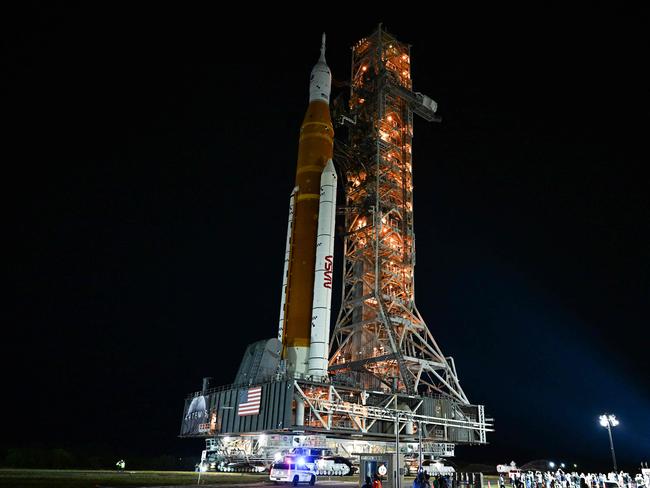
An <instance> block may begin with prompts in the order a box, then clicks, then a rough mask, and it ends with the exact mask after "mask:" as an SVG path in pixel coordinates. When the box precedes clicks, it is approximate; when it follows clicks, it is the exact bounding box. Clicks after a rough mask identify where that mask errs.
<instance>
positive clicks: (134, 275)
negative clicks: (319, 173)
mask: <svg viewBox="0 0 650 488" xmlns="http://www.w3.org/2000/svg"><path fill="white" fill-rule="evenodd" d="M434 13H435V15H433V14H431V15H424V14H423V15H422V18H420V19H415V20H414V19H413V18H412V17H409V19H408V20H406V19H400V18H394V19H388V18H387V16H384V17H383V18H373V17H372V16H364V17H359V18H362V19H363V20H358V19H357V18H354V16H352V15H350V16H348V17H345V16H342V15H339V16H334V15H332V16H331V17H330V18H327V17H324V16H323V17H317V20H314V18H311V17H309V19H310V20H309V21H307V20H305V22H291V21H289V20H288V19H287V20H276V21H273V22H271V21H267V22H264V21H262V20H260V21H257V22H255V21H253V20H251V19H250V18H249V17H248V16H244V15H243V14H242V15H241V16H238V15H235V16H234V17H232V18H224V17H221V16H220V15H221V14H222V12H220V11H218V10H201V9H198V8H197V9H191V8H185V9H182V8H180V7H177V8H171V7H163V6H156V8H155V9H153V8H150V9H147V8H145V7H135V8H130V9H123V10H121V9H115V10H112V11H103V10H102V9H101V8H99V7H92V6H86V7H74V8H73V7H70V8H66V9H64V8H61V7H49V6H45V5H39V4H38V3H36V4H32V5H30V6H28V7H26V8H24V9H23V10H19V11H18V10H17V11H15V12H13V13H12V14H13V15H11V16H8V18H11V19H12V21H13V22H12V26H11V28H10V29H8V30H7V32H6V34H5V35H6V41H5V45H6V46H7V48H8V49H7V51H8V61H9V63H8V80H9V86H10V88H9V89H7V90H6V91H5V93H4V98H5V106H7V107H8V109H9V110H8V112H9V113H8V119H9V120H10V121H11V127H10V129H9V134H8V138H7V140H8V143H9V151H8V153H9V154H8V156H9V157H7V158H6V161H7V162H13V163H12V164H10V165H8V167H10V174H9V178H8V179H7V181H8V183H9V185H10V188H9V199H8V200H9V208H10V230H9V236H10V237H11V238H12V244H13V245H14V246H15V247H13V246H12V247H13V252H12V253H11V254H10V255H9V256H8V260H7V261H8V267H9V289H10V296H9V300H8V301H7V302H8V304H9V317H8V320H6V321H5V322H6V324H7V326H8V327H7V335H6V342H5V348H6V350H8V351H10V354H9V355H5V356H4V361H5V362H6V364H4V368H3V369H4V371H5V376H6V377H7V381H8V383H9V393H8V398H9V399H10V400H11V401H9V402H6V406H5V408H6V409H7V411H6V414H5V415H6V417H7V419H8V421H7V422H6V424H8V425H7V426H6V427H4V428H3V430H2V437H1V441H0V448H8V447H13V446H21V445H31V444H34V443H43V444H44V445H52V446H56V445H64V446H69V447H71V448H75V449H82V448H84V446H90V445H95V446H97V445H104V444H105V445H107V446H109V447H113V448H115V449H116V452H117V451H118V450H120V449H122V451H120V452H129V451H132V452H141V453H143V454H151V455H156V454H163V453H169V454H173V455H178V456H179V457H180V456H181V455H182V456H190V455H195V456H198V455H199V454H200V450H201V449H202V444H203V441H200V440H184V439H178V438H177V436H178V433H179V429H180V420H181V415H182V408H183V400H184V398H185V395H186V394H187V393H189V392H191V391H195V390H198V389H200V386H201V378H202V377H203V376H212V377H213V378H214V380H213V384H215V385H217V384H226V383H231V382H232V381H233V379H234V376H235V372H236V370H237V367H238V365H239V361H240V359H241V356H242V354H243V353H244V349H245V347H246V345H247V344H249V343H250V342H252V341H254V340H259V339H263V338H269V337H273V336H274V335H275V333H276V328H277V315H278V311H279V301H280V286H281V273H282V261H283V253H284V239H285V233H286V212H287V208H288V196H289V193H290V191H291V188H292V187H293V178H294V174H295V164H296V150H297V143H298V129H299V127H300V123H301V121H302V117H303V115H304V111H305V109H306V107H307V87H308V77H309V72H310V70H311V67H312V65H313V64H314V62H315V61H316V59H317V56H318V48H319V42H320V35H321V32H323V31H326V32H327V33H328V52H327V60H328V63H329V65H330V67H331V68H332V72H333V76H334V79H335V84H334V90H335V91H334V95H337V94H339V93H341V92H342V91H344V90H346V88H345V86H344V82H345V81H346V80H348V79H349V72H348V71H349V63H350V57H349V56H350V46H351V45H352V44H353V43H355V42H356V41H357V40H358V39H360V38H361V37H363V36H366V35H368V34H370V33H371V32H372V31H373V30H374V29H375V28H376V25H377V23H378V22H380V21H382V22H383V25H384V27H385V28H386V29H387V30H388V31H389V32H391V33H392V34H394V35H395V36H396V37H397V38H398V39H400V40H402V41H404V42H408V43H410V44H412V46H413V48H412V60H413V63H412V64H413V72H412V76H413V81H414V89H415V90H416V91H421V92H423V93H425V94H427V95H429V96H431V97H432V98H433V99H434V100H436V101H437V103H438V106H439V114H440V115H441V116H442V123H440V124H432V123H427V122H425V121H423V120H422V119H417V118H416V120H415V129H414V144H413V161H414V162H413V168H414V183H415V193H414V195H415V207H414V209H415V210H414V211H415V234H416V236H417V243H416V245H417V266H416V275H415V276H416V284H417V286H416V303H417V304H418V308H419V310H420V312H421V313H422V315H423V317H424V319H425V320H426V321H427V323H428V325H429V328H430V329H431V331H432V333H433V336H434V337H435V339H436V340H437V341H438V343H439V344H440V346H441V349H442V351H443V352H444V353H445V354H446V355H451V356H453V357H454V358H455V361H456V365H457V368H458V373H459V376H460V381H461V384H462V385H463V388H464V389H465V391H466V393H467V395H468V397H469V398H470V401H472V402H473V403H481V404H484V405H486V412H487V413H488V415H489V416H490V417H494V418H495V426H496V432H495V433H493V434H492V435H490V436H489V437H488V440H489V442H490V444H489V445H488V446H484V447H471V448H470V447H466V448H457V457H458V458H459V459H462V460H466V461H468V462H470V461H471V462H490V463H494V464H496V463H506V462H510V461H511V460H513V459H514V460H515V461H517V462H518V463H520V464H521V463H524V462H526V461H529V460H533V459H552V460H555V461H556V462H562V461H563V462H566V463H567V464H569V463H571V464H573V463H577V464H579V465H596V464H598V465H601V466H603V468H602V469H605V468H606V467H609V465H610V462H611V459H610V457H609V456H610V454H609V447H608V440H607V434H606V431H605V429H603V428H602V427H600V426H599V425H598V416H599V415H600V414H602V413H604V412H606V411H610V412H611V413H614V414H616V415H617V416H618V417H619V419H620V421H621V425H620V426H618V427H616V429H615V430H614V442H615V446H616V453H617V459H618V461H619V465H621V466H625V467H628V468H632V467H634V466H638V463H639V462H640V461H650V459H648V457H650V456H649V455H650V423H649V422H648V415H649V414H650V380H649V378H650V374H649V373H648V372H649V371H650V359H649V356H650V355H649V354H648V348H649V342H650V341H649V338H648V324H650V320H649V319H650V316H649V314H648V298H649V296H648V295H649V294H648V291H649V284H650V283H649V279H648V277H649V276H650V274H649V271H650V270H649V266H648V262H649V259H648V258H649V257H650V256H649V254H650V253H649V251H648V250H649V249H650V246H649V244H650V242H648V223H649V222H650V212H649V209H650V201H649V200H650V199H649V197H648V195H649V191H648V190H649V188H648V180H647V177H644V176H643V175H644V174H645V173H646V171H647V170H645V166H647V161H648V156H647V152H648V151H647V149H646V148H645V147H643V148H642V143H643V142H644V141H645V139H646V138H647V130H648V122H647V116H648V112H649V111H648V104H647V91H648V90H647V87H648V86H649V84H648V81H649V80H648V78H647V75H646V74H645V71H646V70H645V69H644V68H645V65H646V64H647V63H646V62H643V59H645V58H646V57H647V53H646V52H645V43H644V42H643V41H644V36H643V34H644V33H645V31H646V30H647V27H646V23H645V22H644V19H646V20H647V16H646V15H645V14H646V12H645V11H643V10H642V11H640V12H634V11H624V10H622V9H620V10H617V9H607V8H605V7H593V8H591V9H585V10H575V11H569V10H567V9H563V10H561V11H560V10H557V11H556V10H547V11H538V12H532V11H531V12H524V11H514V12H513V11H504V12H498V11H489V12H472V13H473V15H471V16H469V17H468V16H467V15H466V14H467V13H466V12H462V11H457V12H451V11H449V12H442V11H438V12H434ZM512 18H514V20H510V19H512ZM431 22H433V25H431ZM251 165H252V166H251ZM245 167H252V168H253V170H242V168H245ZM340 203H341V202H339V204H340ZM337 242H339V243H340V238H339V240H338V241H337ZM335 262H336V266H337V269H340V264H341V257H340V254H339V255H338V256H335ZM338 281H340V279H338V280H337V283H336V284H335V289H334V293H335V294H336V293H340V283H338ZM334 296H335V297H336V298H335V300H337V299H338V296H337V295H334ZM335 312H336V310H335V311H334V313H333V315H334V314H335ZM116 456H118V457H119V456H120V455H119V454H116Z"/></svg>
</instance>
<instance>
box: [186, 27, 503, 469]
mask: <svg viewBox="0 0 650 488" xmlns="http://www.w3.org/2000/svg"><path fill="white" fill-rule="evenodd" d="M410 62H411V56H410V46H408V45H407V44H404V43H402V42H399V41H398V40H397V39H395V38H394V37H393V36H392V35H390V34H388V33H387V32H386V31H385V30H383V29H382V27H381V25H380V26H379V28H378V29H377V31H375V32H374V33H373V34H372V35H370V36H369V37H366V38H364V39H362V40H360V41H359V42H358V43H357V44H356V45H355V46H354V47H353V48H352V74H351V90H350V96H349V102H348V103H347V107H345V108H344V109H338V110H336V111H335V114H334V115H335V120H336V121H337V124H338V125H339V126H340V127H341V128H342V132H347V138H346V140H345V141H342V140H337V144H336V151H334V143H333V141H334V129H333V125H332V122H331V118H330V103H329V102H330V84H331V74H330V70H329V68H328V66H327V64H326V61H325V38H324V36H323V45H322V47H321V56H320V59H319V61H318V63H317V64H316V65H315V67H314V69H313V70H312V74H311V80H310V102H309V106H308V109H307V113H306V115H305V119H304V121H303V124H302V127H301V129H300V142H299V149H298V164H297V171H296V186H295V188H294V189H293V191H292V192H291V196H290V208H289V219H288V230H287V243H286V253H285V266H284V276H283V286H282V295H281V310H280V321H279V327H278V336H277V338H274V339H269V340H263V341H260V342H257V343H254V344H251V345H249V346H248V348H247V350H246V352H245V354H244V358H243V360H242V363H241V365H240V368H239V371H238V373H237V377H236V379H235V382H234V383H233V384H232V385H227V386H221V387H217V388H209V385H208V381H207V379H204V382H203V389H202V390H201V391H198V392H196V393H193V394H191V395H190V396H189V397H188V398H187V399H186V401H185V409H184V414H183V421H182V426H181V436H182V437H204V438H206V440H207V443H208V447H209V449H211V450H213V451H220V452H222V453H223V454H224V456H226V457H227V456H228V455H233V453H235V452H240V453H246V456H247V457H248V456H250V457H260V458H266V459H268V458H269V456H271V457H272V455H273V453H276V455H277V453H278V452H280V453H282V452H287V451H288V450H289V449H290V448H292V447H312V448H314V447H316V448H330V449H338V450H339V451H341V450H342V453H343V454H345V453H346V452H347V453H348V454H350V453H352V452H382V449H383V450H384V451H383V452H386V451H390V450H393V451H394V450H395V449H396V447H395V446H396V445H397V449H398V450H400V452H406V451H408V450H409V449H410V450H413V451H415V450H416V449H418V450H419V448H421V451H420V452H422V451H424V452H425V453H431V454H436V455H453V453H454V445H456V444H485V443H486V433H487V432H489V431H491V430H492V424H491V419H486V417H485V412H484V407H483V406H482V405H472V404H471V403H470V402H469V400H468V398H467V396H466V394H465V392H464V391H463V389H462V387H461V385H460V382H459V380H458V375H457V373H456V367H455V364H454V361H453V359H452V358H451V357H448V356H445V355H444V354H443V353H442V352H441V350H440V348H439V347H438V345H437V344H436V341H435V340H434V338H433V336H432V335H431V332H430V330H429V328H428V327H427V325H426V323H425V322H424V320H423V318H422V316H421V315H420V313H419V312H418V309H417V307H416V305H415V299H414V268H415V236H414V231H413V172H412V164H413V162H412V139H413V115H414V114H417V115H419V116H421V117H422V118H424V119H425V120H427V121H437V120H439V119H438V117H437V116H436V109H437V107H436V103H435V102H434V101H433V100H432V99H430V98H429V97H427V96H424V95H422V94H421V93H417V92H413V91H412V80H411V70H410ZM344 126H345V130H343V127H344ZM334 165H336V166H337V167H338V175H339V176H340V178H341V180H342V181H343V184H344V193H345V199H346V201H345V204H344V205H340V206H339V208H338V209H339V213H342V214H344V218H345V228H346V232H345V236H344V251H343V253H344V256H343V259H344V262H343V282H342V303H341V308H340V310H339V313H338V318H337V319H336V324H335V327H334V331H333V334H332V337H331V342H330V310H331V290H332V278H333V277H332V270H333V255H334V222H335V216H336V211H337V208H336V187H337V182H338V179H339V178H338V177H337V170H336V169H335V166H334ZM399 446H401V448H400V447H399Z"/></svg>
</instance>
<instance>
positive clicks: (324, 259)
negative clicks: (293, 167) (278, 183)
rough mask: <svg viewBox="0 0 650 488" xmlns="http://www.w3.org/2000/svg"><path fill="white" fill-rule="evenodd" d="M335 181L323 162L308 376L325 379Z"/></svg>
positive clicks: (331, 167) (330, 164) (332, 171)
mask: <svg viewBox="0 0 650 488" xmlns="http://www.w3.org/2000/svg"><path fill="white" fill-rule="evenodd" d="M336 180H337V178H336V170H335V169H334V163H333V162H332V160H331V159H330V160H328V161H327V165H325V168H324V169H323V173H322V174H321V177H320V203H319V207H318V234H317V236H316V265H315V272H314V299H313V304H312V319H311V341H310V342H311V343H310V345H309V373H308V374H309V375H310V376H312V377H314V378H325V377H327V365H328V357H329V336H330V315H331V312H332V282H333V279H332V273H333V271H334V224H335V219H336Z"/></svg>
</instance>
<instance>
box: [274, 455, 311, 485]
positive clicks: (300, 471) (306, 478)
mask: <svg viewBox="0 0 650 488" xmlns="http://www.w3.org/2000/svg"><path fill="white" fill-rule="evenodd" d="M269 479H270V480H271V481H273V482H275V483H291V484H292V485H293V486H298V483H309V485H310V486H314V484H315V483H316V471H315V470H314V466H313V464H308V463H306V462H305V460H304V459H301V458H297V459H296V458H288V459H283V460H281V461H276V462H275V463H273V464H272V465H271V473H270V475H269Z"/></svg>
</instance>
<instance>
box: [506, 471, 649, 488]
mask: <svg viewBox="0 0 650 488" xmlns="http://www.w3.org/2000/svg"><path fill="white" fill-rule="evenodd" d="M506 476H507V475H506ZM506 476H504V475H503V474H501V475H499V488H505V487H506V481H508V482H509V484H510V485H511V486H512V488H615V487H614V485H612V484H611V483H616V485H617V486H618V488H650V475H647V474H646V475H645V476H644V475H642V474H640V473H639V474H637V475H636V476H634V477H632V476H631V475H630V474H629V473H624V472H623V471H621V472H620V473H614V472H611V473H607V474H604V473H586V474H585V473H579V474H578V473H577V472H573V473H565V472H564V471H562V470H561V469H558V470H557V471H556V472H555V473H553V472H551V471H546V472H541V471H535V472H533V471H527V472H524V473H510V476H509V478H510V479H509V480H507V479H506Z"/></svg>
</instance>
